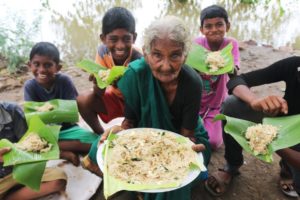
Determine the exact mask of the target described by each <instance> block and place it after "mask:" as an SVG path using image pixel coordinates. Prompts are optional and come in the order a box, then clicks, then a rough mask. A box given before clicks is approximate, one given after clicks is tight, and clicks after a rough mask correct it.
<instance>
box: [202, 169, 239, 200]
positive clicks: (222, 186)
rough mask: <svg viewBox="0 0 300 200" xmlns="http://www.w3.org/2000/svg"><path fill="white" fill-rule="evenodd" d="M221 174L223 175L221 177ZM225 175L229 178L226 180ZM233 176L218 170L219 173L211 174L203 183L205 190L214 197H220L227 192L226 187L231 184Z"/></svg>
mask: <svg viewBox="0 0 300 200" xmlns="http://www.w3.org/2000/svg"><path fill="white" fill-rule="evenodd" d="M221 173H222V174H223V175H221ZM225 174H227V176H229V178H228V179H227V180H225V178H224V175H225ZM233 176H234V175H232V174H230V173H229V172H227V171H225V170H224V169H219V171H216V172H214V173H212V175H211V176H209V177H208V179H207V180H206V181H205V189H206V190H207V191H208V192H209V193H210V194H211V195H213V196H215V197H218V196H221V195H223V194H224V193H225V192H226V191H227V187H228V186H229V184H230V183H231V181H232V178H233Z"/></svg>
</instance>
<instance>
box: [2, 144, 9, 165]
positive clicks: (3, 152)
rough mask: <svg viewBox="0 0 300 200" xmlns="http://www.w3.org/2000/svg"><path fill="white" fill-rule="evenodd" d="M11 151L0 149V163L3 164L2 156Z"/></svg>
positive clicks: (7, 148)
mask: <svg viewBox="0 0 300 200" xmlns="http://www.w3.org/2000/svg"><path fill="white" fill-rule="evenodd" d="M10 150H11V149H10V148H9V147H5V148H1V149H0V163H3V158H2V157H3V155H4V154H6V153H7V152H9V151H10Z"/></svg>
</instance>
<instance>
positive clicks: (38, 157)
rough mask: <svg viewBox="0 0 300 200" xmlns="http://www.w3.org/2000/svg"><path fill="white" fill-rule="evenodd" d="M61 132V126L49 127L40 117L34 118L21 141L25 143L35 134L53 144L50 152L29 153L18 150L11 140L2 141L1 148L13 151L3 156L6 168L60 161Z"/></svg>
mask: <svg viewBox="0 0 300 200" xmlns="http://www.w3.org/2000/svg"><path fill="white" fill-rule="evenodd" d="M59 130H60V126H47V125H45V124H44V123H43V122H42V121H41V120H40V119H39V117H37V116H35V117H32V119H31V120H30V123H29V127H28V130H27V132H26V133H25V134H24V136H23V137H22V138H21V139H20V141H23V140H24V139H25V138H26V137H28V136H29V135H30V134H32V133H33V132H34V133H37V134H38V135H39V136H40V137H42V138H43V139H45V140H46V141H47V142H49V143H51V144H52V147H51V149H50V151H48V152H45V153H33V152H27V151H23V150H20V149H18V148H17V147H16V146H15V144H14V143H11V142H10V141H9V140H7V139H2V140H0V148H3V147H10V148H11V151H10V152H8V153H6V154H5V155H4V156H3V160H4V166H9V165H17V164H23V163H32V162H37V161H46V160H55V159H58V158H59V147H58V143H57V141H58V134H59ZM20 141H19V142H20ZM19 142H18V143H19Z"/></svg>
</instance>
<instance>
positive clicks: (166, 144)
mask: <svg viewBox="0 0 300 200" xmlns="http://www.w3.org/2000/svg"><path fill="white" fill-rule="evenodd" d="M192 145H193V143H192V142H191V141H190V140H189V139H188V138H185V137H183V136H181V135H178V134H176V133H173V132H170V131H165V130H161V129H151V128H137V129H128V130H125V131H122V132H120V133H118V134H110V135H109V137H108V139H107V141H106V143H105V144H102V145H101V146H100V147H99V150H98V156H97V159H98V164H99V165H100V168H101V170H102V171H103V173H104V193H105V195H106V196H110V195H112V194H113V193H115V192H117V191H120V190H131V191H145V192H159V191H160V192H162V191H170V190H174V189H176V188H179V187H183V186H184V185H186V184H188V183H190V182H191V181H192V180H194V179H195V178H196V177H197V176H198V175H199V173H200V171H205V170H206V168H205V166H204V165H203V158H202V154H201V153H196V152H195V151H193V150H192Z"/></svg>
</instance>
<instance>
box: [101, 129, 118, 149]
mask: <svg viewBox="0 0 300 200" xmlns="http://www.w3.org/2000/svg"><path fill="white" fill-rule="evenodd" d="M122 130H123V128H122V127H121V126H117V125H116V126H113V127H111V128H109V129H106V130H105V131H104V133H103V134H102V135H101V138H100V140H99V143H98V146H99V145H100V144H101V143H103V142H104V141H105V140H106V139H107V137H108V135H109V134H110V133H114V134H115V133H118V132H120V131H122Z"/></svg>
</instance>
